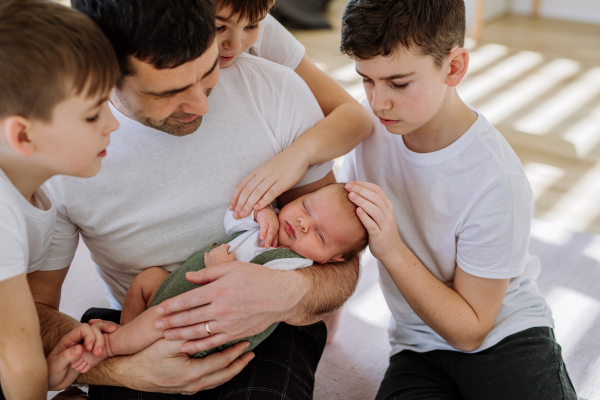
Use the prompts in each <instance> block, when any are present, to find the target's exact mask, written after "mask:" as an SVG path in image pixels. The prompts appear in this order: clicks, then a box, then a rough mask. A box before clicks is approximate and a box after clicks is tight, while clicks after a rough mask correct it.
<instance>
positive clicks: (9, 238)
mask: <svg viewBox="0 0 600 400" xmlns="http://www.w3.org/2000/svg"><path fill="white" fill-rule="evenodd" d="M34 199H35V201H36V206H33V205H32V204H31V203H30V202H29V201H28V200H27V199H25V197H23V195H22V194H21V192H19V190H18V189H17V188H16V187H15V186H14V185H13V183H12V182H11V181H10V180H9V179H8V177H7V176H6V174H5V173H4V171H3V170H2V168H0V281H3V280H6V279H10V278H13V277H15V276H17V275H20V274H23V273H25V272H27V273H30V272H34V271H37V270H38V269H40V267H41V265H42V263H43V262H44V259H45V258H46V255H47V254H48V249H49V247H50V242H51V240H52V235H53V234H54V229H55V226H56V208H55V207H54V206H53V204H52V202H51V201H50V199H48V196H46V193H45V192H44V190H43V189H42V188H39V189H38V190H36V192H35V193H34Z"/></svg>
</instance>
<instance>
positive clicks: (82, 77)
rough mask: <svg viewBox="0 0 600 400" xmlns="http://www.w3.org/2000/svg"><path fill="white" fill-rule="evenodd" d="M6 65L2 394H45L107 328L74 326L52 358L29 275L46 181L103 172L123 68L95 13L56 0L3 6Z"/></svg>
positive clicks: (52, 215) (1, 156) (0, 160)
mask: <svg viewBox="0 0 600 400" xmlns="http://www.w3.org/2000/svg"><path fill="white" fill-rule="evenodd" d="M0 71H2V72H1V73H0V88H2V89H1V90H0V380H1V383H2V389H1V390H0V398H3V395H2V392H3V393H4V395H5V396H6V398H8V399H18V400H29V399H32V400H33V399H45V398H46V391H47V389H48V388H50V389H52V390H56V389H61V388H64V387H66V386H67V385H68V384H70V383H71V382H72V381H73V380H74V379H75V377H76V376H77V375H78V373H77V371H75V370H74V369H72V368H70V367H69V362H71V361H74V360H76V359H77V358H79V357H80V356H81V354H82V347H81V346H80V345H78V343H79V342H81V341H83V338H84V337H86V341H85V346H86V349H87V350H91V349H92V348H91V347H89V346H93V345H94V335H95V333H94V331H96V333H98V335H100V332H99V331H98V330H97V329H92V328H90V327H89V326H88V325H85V324H83V325H80V324H77V325H75V326H73V327H72V329H73V330H72V331H71V333H69V334H67V336H66V337H65V338H64V339H63V340H61V341H60V342H59V346H57V347H56V348H55V350H54V351H53V352H51V353H50V350H51V349H52V347H53V346H52V347H48V348H46V352H47V353H50V355H49V357H48V360H45V356H44V349H43V347H42V341H41V339H40V324H39V322H38V316H37V314H36V310H35V306H34V302H33V298H32V295H31V293H30V290H29V286H28V282H27V273H32V272H34V271H43V270H45V266H44V260H45V258H46V256H47V254H48V250H49V246H50V242H51V240H52V236H53V234H54V228H55V224H56V208H55V207H54V205H53V203H52V201H51V200H50V199H49V198H48V196H47V195H46V193H45V191H44V190H43V189H42V188H40V186H41V185H42V184H43V183H44V181H46V180H47V179H49V178H50V177H52V176H54V175H57V174H67V175H73V176H78V177H91V176H93V175H95V174H96V173H97V172H98V171H99V169H100V163H101V162H102V159H103V157H104V156H105V155H106V150H105V148H106V146H108V142H109V134H110V132H111V131H113V130H115V129H116V128H117V126H118V125H117V122H116V120H115V118H114V117H113V116H112V115H111V113H110V111H109V109H108V105H107V103H108V101H107V100H108V93H109V91H110V89H111V88H112V86H113V85H114V83H115V82H116V79H117V72H118V66H117V60H116V57H115V54H114V52H113V50H112V48H111V46H110V43H109V42H108V40H107V39H106V37H105V36H104V35H103V34H102V32H101V31H100V29H99V28H98V27H97V26H96V25H95V24H94V23H93V22H92V21H91V20H90V19H89V18H87V17H86V16H84V15H82V14H80V13H78V12H76V11H74V10H71V9H69V8H67V7H65V6H62V5H59V4H57V3H54V2H50V1H42V0H18V1H17V0H12V1H3V2H2V3H1V4H0ZM65 333H66V332H65ZM90 335H91V336H90ZM90 339H91V341H90ZM99 339H100V342H101V340H102V336H99ZM99 347H100V343H97V344H96V347H95V351H98V348H99ZM67 348H69V350H67ZM100 354H101V351H100Z"/></svg>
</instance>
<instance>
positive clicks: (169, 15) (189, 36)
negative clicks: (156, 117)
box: [71, 0, 215, 84]
mask: <svg viewBox="0 0 600 400" xmlns="http://www.w3.org/2000/svg"><path fill="white" fill-rule="evenodd" d="M71 4H72V6H73V8H75V9H77V10H79V11H81V12H82V13H84V14H86V15H87V16H89V17H90V18H91V19H92V20H94V21H95V22H96V23H97V24H98V26H100V28H101V29H102V30H103V31H104V34H105V35H106V36H107V37H108V39H109V40H110V42H111V43H112V45H113V48H114V49H115V53H116V54H117V59H118V60H119V70H120V75H119V81H118V84H120V83H122V80H123V78H124V77H125V76H127V75H131V74H133V73H134V72H135V71H133V69H132V66H131V65H130V63H129V62H128V57H129V56H133V57H135V58H137V59H138V60H140V61H144V62H147V63H150V64H152V65H153V66H154V67H155V68H157V69H165V68H175V67H178V66H180V65H181V64H184V63H186V62H188V61H191V60H194V59H196V58H198V57H200V56H201V55H202V54H203V53H204V52H205V51H206V50H207V49H208V48H209V46H210V45H211V44H212V43H213V40H214V38H215V7H214V4H213V1H212V0H72V1H71Z"/></svg>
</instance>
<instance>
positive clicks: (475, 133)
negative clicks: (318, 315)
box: [338, 101, 553, 354]
mask: <svg viewBox="0 0 600 400" xmlns="http://www.w3.org/2000/svg"><path fill="white" fill-rule="evenodd" d="M363 106H364V107H365V108H366V109H367V110H368V111H369V113H370V115H371V119H372V121H373V126H374V130H373V133H372V135H371V136H370V137H369V138H367V139H366V140H364V141H363V142H362V143H360V144H359V145H358V146H357V147H356V148H355V149H354V150H353V151H352V152H351V153H350V154H348V156H346V158H345V160H344V164H343V166H342V168H341V170H340V172H339V174H338V176H339V178H340V180H341V181H368V182H372V183H375V184H377V185H379V186H380V187H381V188H382V189H383V191H384V192H385V193H386V195H387V196H388V197H389V199H390V201H391V202H392V204H393V205H394V216H395V218H396V222H397V225H398V230H399V232H400V237H401V238H402V241H403V242H404V243H405V244H406V245H407V247H408V248H409V249H410V250H411V251H412V252H413V253H414V254H415V255H416V256H417V257H418V258H419V260H420V261H421V262H422V263H423V265H425V267H426V268H427V269H428V270H429V271H430V272H431V273H432V274H433V275H434V276H435V277H436V278H437V279H439V280H440V281H442V282H443V283H444V284H446V285H448V286H449V287H452V284H453V280H454V273H455V268H456V266H457V265H458V267H460V268H461V269H462V270H463V271H465V272H467V273H469V274H471V275H474V276H477V277H482V278H490V279H505V278H510V283H509V286H508V289H507V291H506V295H505V297H504V300H503V303H502V307H501V309H500V312H499V313H498V317H497V318H496V321H495V323H494V327H493V329H492V331H491V332H490V334H489V335H488V336H487V338H486V339H485V341H484V342H483V344H482V345H481V347H479V349H477V350H476V351H481V350H483V349H486V348H489V347H491V346H493V345H495V344H496V343H498V342H499V341H501V340H502V339H503V338H505V337H506V336H508V335H511V334H514V333H517V332H520V331H522V330H524V329H528V328H532V327H536V326H548V327H553V320H552V314H551V311H550V308H549V307H548V305H547V304H546V302H545V300H544V299H543V297H542V295H541V294H540V292H539V291H538V289H537V285H536V278H537V277H538V275H539V273H540V269H541V266H540V262H539V259H538V258H537V257H534V256H531V255H530V254H529V251H528V247H529V235H530V227H531V217H532V215H533V211H534V202H533V194H532V191H531V187H530V185H529V182H528V180H527V177H526V176H525V172H524V170H523V167H522V165H521V163H520V161H519V159H518V157H517V155H516V154H515V153H514V151H513V150H512V148H511V147H510V145H509V144H508V143H507V142H506V140H505V139H504V137H503V136H502V135H501V134H500V133H499V132H498V131H497V130H496V129H495V128H494V127H493V126H492V125H491V124H490V123H489V122H488V121H487V120H486V119H485V117H484V116H483V115H481V114H478V118H477V121H476V122H475V123H474V124H473V126H471V128H470V129H469V130H468V131H467V132H466V133H465V134H464V135H463V136H461V137H460V138H459V139H458V140H457V141H456V142H454V143H453V144H451V145H450V146H448V147H446V148H444V149H442V150H439V151H436V152H433V153H414V152H412V151H410V150H409V149H408V148H407V147H406V146H405V145H404V141H403V139H402V136H400V135H394V134H391V133H389V132H388V131H387V130H386V129H385V127H384V126H383V125H382V124H381V123H380V122H379V120H378V118H377V117H376V116H375V115H374V114H373V112H372V110H371V108H370V106H369V104H368V103H367V102H366V101H365V102H363ZM375 262H377V265H378V267H379V272H380V278H381V285H382V288H383V292H384V295H385V298H386V300H387V303H388V305H389V307H390V309H391V311H392V318H391V321H390V327H389V337H390V343H391V346H392V354H396V353H398V352H400V351H402V350H405V349H408V350H413V351H417V352H425V351H431V350H437V349H443V350H456V349H454V348H453V347H452V346H450V345H449V344H448V343H447V342H446V341H445V340H444V339H442V337H441V336H439V335H438V334H437V333H435V332H434V331H433V330H432V329H431V328H430V327H429V326H427V325H426V324H425V323H424V322H423V321H422V320H421V319H420V318H419V317H418V316H417V314H416V313H415V312H414V311H413V310H412V308H411V307H410V306H409V305H408V303H407V302H406V300H405V299H404V298H403V297H402V294H401V293H400V291H399V290H398V289H397V287H396V285H395V284H394V282H393V281H392V279H391V278H390V276H389V275H388V273H387V271H386V269H385V268H384V267H383V265H382V264H381V263H380V262H379V261H377V260H376V261H375Z"/></svg>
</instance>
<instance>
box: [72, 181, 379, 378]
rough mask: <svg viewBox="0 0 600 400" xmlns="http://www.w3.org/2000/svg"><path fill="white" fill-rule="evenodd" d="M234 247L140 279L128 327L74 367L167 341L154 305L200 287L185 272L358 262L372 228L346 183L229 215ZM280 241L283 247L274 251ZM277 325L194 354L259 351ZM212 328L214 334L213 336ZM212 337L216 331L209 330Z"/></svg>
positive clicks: (130, 299)
mask: <svg viewBox="0 0 600 400" xmlns="http://www.w3.org/2000/svg"><path fill="white" fill-rule="evenodd" d="M224 225H225V230H226V232H227V234H228V235H232V236H230V237H229V238H228V240H227V241H226V242H228V243H227V244H222V245H220V246H218V245H217V244H216V243H215V244H213V245H212V246H211V248H209V249H206V250H202V251H199V252H196V253H194V254H193V255H192V256H191V257H190V258H189V259H188V261H186V262H185V263H184V264H183V265H182V266H181V267H180V268H179V269H177V270H176V271H173V272H172V273H171V274H169V272H167V271H165V270H164V269H162V268H158V267H154V268H148V269H147V270H145V271H144V272H142V273H140V274H139V275H137V276H136V278H135V279H134V280H133V282H132V283H131V285H130V287H129V290H128V291H127V294H126V297H125V301H124V304H123V313H122V314H121V324H122V325H123V326H121V327H120V328H119V329H117V330H116V331H115V332H113V333H110V334H104V349H103V355H102V356H101V357H98V356H95V355H93V354H92V353H91V352H88V353H85V354H84V355H83V356H82V357H81V358H80V360H78V361H77V362H76V363H74V364H73V367H74V368H75V369H77V370H83V369H89V368H91V367H93V366H95V365H97V364H98V363H99V362H100V361H102V360H103V359H105V358H106V357H112V356H115V355H126V354H133V353H136V352H138V351H140V350H142V349H144V348H146V347H148V346H150V345H151V344H152V343H154V342H156V341H157V340H159V339H162V338H163V337H164V331H163V330H159V329H156V328H155V327H154V322H155V321H156V319H157V318H159V317H161V315H158V313H156V312H155V307H153V306H155V305H157V304H159V303H160V302H162V301H164V300H166V299H167V298H170V297H173V296H175V295H178V294H181V293H183V292H184V291H187V290H190V289H193V288H196V287H198V285H194V284H192V283H190V282H189V281H187V280H186V279H185V273H186V272H189V271H195V270H198V269H202V268H204V267H207V268H209V267H213V266H215V265H219V264H221V263H227V262H231V261H234V260H238V261H244V262H254V263H257V264H263V265H265V266H266V267H269V268H272V269H279V270H294V269H299V268H304V267H308V266H311V265H312V264H313V261H314V262H317V263H320V264H325V263H335V262H343V261H347V260H350V259H352V258H354V257H357V256H358V255H359V254H360V252H361V251H362V250H364V248H365V247H366V245H367V243H368V237H367V231H366V229H365V228H364V226H363V225H362V223H361V222H360V220H359V219H358V217H357V215H356V206H355V205H354V204H353V203H352V202H350V200H348V197H347V192H346V190H345V189H344V184H331V185H328V186H325V187H323V188H321V189H320V190H317V191H315V192H313V193H310V194H307V195H305V196H302V197H300V198H298V199H296V200H294V201H293V202H291V203H289V204H287V205H286V206H285V207H283V208H282V209H281V212H280V213H279V215H277V214H276V213H275V211H274V210H273V209H272V208H271V207H266V208H264V209H262V210H260V211H258V212H253V213H252V214H251V215H250V216H248V217H246V218H243V219H240V220H235V219H234V218H233V215H232V212H231V211H227V213H226V215H225V218H224ZM270 244H273V245H274V246H275V247H277V248H269V245H270ZM276 325H277V324H273V325H272V326H271V327H269V328H268V329H267V330H266V331H265V332H263V333H261V334H258V335H256V336H253V337H251V338H246V339H240V340H237V341H233V342H229V343H227V344H225V345H223V346H219V347H217V348H215V349H211V350H208V351H206V352H201V353H196V354H195V355H194V356H196V357H203V356H205V355H207V354H210V353H212V352H215V351H222V350H223V349H224V348H226V347H229V346H231V345H233V344H234V343H237V342H239V341H242V340H249V341H250V343H251V346H249V347H248V348H247V349H246V351H250V350H252V348H254V347H256V346H257V345H258V344H259V343H260V342H261V341H262V340H264V339H265V338H266V337H267V336H268V334H270V333H271V332H272V331H273V330H274V329H275V327H276ZM209 329H210V328H209V327H208V326H207V331H209ZM209 332H210V331H209Z"/></svg>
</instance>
